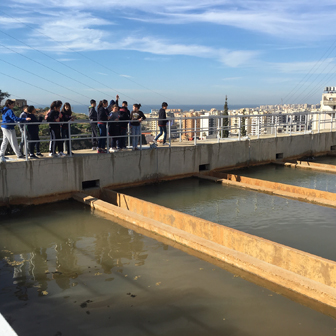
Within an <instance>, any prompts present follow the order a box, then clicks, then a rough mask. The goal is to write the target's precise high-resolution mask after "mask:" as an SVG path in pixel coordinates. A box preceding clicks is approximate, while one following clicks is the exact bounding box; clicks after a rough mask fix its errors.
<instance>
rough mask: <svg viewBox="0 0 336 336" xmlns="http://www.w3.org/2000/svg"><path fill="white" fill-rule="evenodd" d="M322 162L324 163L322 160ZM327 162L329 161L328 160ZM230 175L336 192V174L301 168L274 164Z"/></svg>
mask: <svg viewBox="0 0 336 336" xmlns="http://www.w3.org/2000/svg"><path fill="white" fill-rule="evenodd" d="M332 159H333V158H332ZM321 161H323V160H322V158H321ZM326 161H329V160H328V159H327V158H326ZM313 162H315V161H313ZM329 162H330V161H329ZM321 163H323V162H321ZM229 173H231V174H237V175H241V176H247V177H253V178H257V179H261V180H267V181H272V182H280V183H285V184H292V185H295V186H299V187H305V188H311V189H317V190H322V191H330V192H334V193H335V192H336V174H333V173H323V172H319V171H313V170H308V169H300V168H297V169H294V168H289V167H284V166H279V165H272V164H269V165H264V166H258V167H251V168H244V169H238V170H235V171H231V172H229Z"/></svg>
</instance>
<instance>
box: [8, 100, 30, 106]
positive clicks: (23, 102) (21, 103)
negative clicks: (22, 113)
mask: <svg viewBox="0 0 336 336" xmlns="http://www.w3.org/2000/svg"><path fill="white" fill-rule="evenodd" d="M11 100H12V101H13V102H14V107H23V106H25V105H27V100H26V99H11Z"/></svg>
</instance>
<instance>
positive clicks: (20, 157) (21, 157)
mask: <svg viewBox="0 0 336 336" xmlns="http://www.w3.org/2000/svg"><path fill="white" fill-rule="evenodd" d="M17 158H18V159H24V158H25V156H24V155H19V156H18V157H17Z"/></svg>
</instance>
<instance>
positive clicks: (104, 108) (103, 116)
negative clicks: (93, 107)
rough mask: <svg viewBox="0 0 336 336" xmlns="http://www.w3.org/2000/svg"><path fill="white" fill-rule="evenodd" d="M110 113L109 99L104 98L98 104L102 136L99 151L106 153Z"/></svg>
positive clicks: (98, 120) (99, 126)
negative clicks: (107, 126)
mask: <svg viewBox="0 0 336 336" xmlns="http://www.w3.org/2000/svg"><path fill="white" fill-rule="evenodd" d="M108 115H109V111H108V101H107V100H106V99H103V100H101V101H100V102H99V104H98V112H97V123H98V128H99V134H100V138H99V140H98V153H106V150H105V145H106V125H107V123H106V122H107V121H108Z"/></svg>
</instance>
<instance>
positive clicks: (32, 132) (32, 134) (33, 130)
mask: <svg viewBox="0 0 336 336" xmlns="http://www.w3.org/2000/svg"><path fill="white" fill-rule="evenodd" d="M35 114H36V109H35V107H34V106H28V109H27V117H29V118H30V120H31V122H32V123H37V122H41V121H42V119H43V118H42V117H40V118H39V119H37V118H36V115H35ZM27 131H28V140H29V145H28V147H29V158H30V159H38V157H37V156H36V155H35V154H34V148H35V147H36V148H37V151H38V152H39V147H38V146H37V145H38V144H39V140H40V138H39V125H38V124H33V125H31V124H30V122H28V123H27ZM33 140H36V141H35V142H31V141H33ZM38 152H37V153H38ZM40 154H41V153H40Z"/></svg>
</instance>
